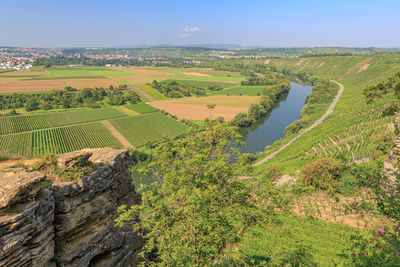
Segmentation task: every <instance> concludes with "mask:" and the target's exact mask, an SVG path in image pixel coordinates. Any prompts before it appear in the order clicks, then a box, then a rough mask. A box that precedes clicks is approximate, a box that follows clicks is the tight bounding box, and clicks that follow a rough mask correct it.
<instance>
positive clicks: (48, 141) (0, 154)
mask: <svg viewBox="0 0 400 267" xmlns="http://www.w3.org/2000/svg"><path fill="white" fill-rule="evenodd" d="M96 147H113V148H122V146H121V144H120V143H119V142H118V140H117V139H115V137H114V136H113V135H112V134H111V133H110V132H109V131H108V130H107V129H106V128H105V127H104V126H103V125H102V124H101V123H99V122H94V123H87V124H84V125H74V126H67V127H60V128H53V129H46V130H39V131H32V132H28V133H19V134H13V135H3V136H0V158H10V157H17V158H18V157H27V158H28V157H36V156H40V155H43V154H48V153H52V154H60V153H65V152H70V151H74V150H80V149H83V148H96Z"/></svg>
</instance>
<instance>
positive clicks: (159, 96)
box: [137, 83, 168, 100]
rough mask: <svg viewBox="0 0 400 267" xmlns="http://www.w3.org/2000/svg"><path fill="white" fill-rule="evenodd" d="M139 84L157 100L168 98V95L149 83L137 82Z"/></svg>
mask: <svg viewBox="0 0 400 267" xmlns="http://www.w3.org/2000/svg"><path fill="white" fill-rule="evenodd" d="M137 86H138V87H139V88H140V89H142V90H143V91H145V92H146V93H148V94H149V95H150V96H151V97H153V98H154V99H155V100H165V99H168V97H166V96H165V95H163V94H161V93H160V92H159V91H158V90H157V89H154V88H153V87H151V86H150V85H148V84H144V83H141V84H137Z"/></svg>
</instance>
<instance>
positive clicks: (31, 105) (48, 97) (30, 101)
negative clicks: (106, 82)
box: [0, 85, 140, 111]
mask: <svg viewBox="0 0 400 267" xmlns="http://www.w3.org/2000/svg"><path fill="white" fill-rule="evenodd" d="M127 91H128V92H127ZM103 101H105V102H106V103H107V104H110V105H123V104H125V103H127V102H129V103H132V104H135V103H137V102H140V97H139V96H138V95H137V94H136V92H134V91H130V90H128V87H127V85H120V86H118V87H113V86H112V85H111V86H110V87H109V88H106V89H104V88H102V87H100V88H84V89H82V90H77V89H75V88H72V87H70V86H68V87H65V89H64V90H53V91H52V92H43V93H33V94H28V93H19V94H16V93H15V94H5V95H0V109H16V108H25V110H26V111H34V110H40V109H42V110H50V109H57V108H63V109H67V108H76V107H92V108H98V107H100V105H102V104H103Z"/></svg>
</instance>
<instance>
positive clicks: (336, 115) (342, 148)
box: [258, 55, 400, 174]
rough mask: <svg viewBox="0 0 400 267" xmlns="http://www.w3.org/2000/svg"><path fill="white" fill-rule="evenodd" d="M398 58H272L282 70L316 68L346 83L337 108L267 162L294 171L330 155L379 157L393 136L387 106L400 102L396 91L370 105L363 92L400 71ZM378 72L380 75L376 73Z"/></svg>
mask: <svg viewBox="0 0 400 267" xmlns="http://www.w3.org/2000/svg"><path fill="white" fill-rule="evenodd" d="M398 62H399V61H398V59H397V58H394V57H392V56H380V55H368V56H349V57H320V58H305V59H283V60H276V61H275V62H274V61H271V64H272V65H274V66H275V67H278V68H285V69H286V70H288V69H289V70H291V71H295V72H296V71H297V72H298V71H306V72H309V71H312V72H313V73H314V74H315V75H317V76H319V77H323V78H331V79H335V80H337V81H339V82H340V83H342V84H343V85H344V87H345V90H344V92H343V95H342V96H341V98H340V100H339V102H338V104H337V105H336V107H335V110H334V112H333V113H332V114H331V115H330V116H328V117H327V118H326V120H325V121H324V122H323V123H322V124H321V125H319V126H317V127H316V128H314V129H313V130H311V131H309V132H307V133H306V134H304V135H303V136H302V137H301V138H299V139H297V140H295V141H294V142H293V143H292V144H291V145H290V146H288V147H287V148H286V149H285V150H283V151H282V152H280V153H279V154H278V155H277V156H276V157H275V158H273V159H271V160H270V161H268V162H267V163H265V164H263V166H262V167H260V168H259V169H258V170H259V171H260V172H261V171H262V169H265V168H266V167H267V166H275V167H277V168H280V169H282V170H283V171H285V172H288V173H291V174H295V173H296V172H297V171H298V170H300V169H301V168H302V167H303V166H304V165H305V164H306V163H308V162H309V161H310V160H311V159H314V158H316V157H318V156H328V157H333V158H337V159H342V160H345V161H351V160H353V159H355V160H357V159H368V160H374V159H375V158H376V157H379V154H381V152H379V151H378V150H380V149H381V148H380V146H382V145H383V143H384V140H385V139H388V140H390V139H393V136H394V127H393V125H392V122H393V120H394V115H393V114H390V115H388V114H387V113H386V112H385V110H386V109H387V108H388V106H390V105H398V104H399V103H398V102H396V101H395V100H394V99H396V97H394V96H393V95H388V96H387V97H386V98H384V99H381V100H379V101H377V102H375V103H374V104H367V103H366V100H365V98H364V96H363V94H362V90H363V89H364V88H366V87H368V86H371V85H376V84H377V83H379V82H382V81H383V80H385V79H387V78H389V77H390V76H392V75H393V74H394V73H396V72H397V71H399V70H400V65H399V64H398ZM377 73H378V74H379V75H377ZM291 138H293V136H287V137H285V138H284V139H282V140H279V141H277V142H275V143H274V144H273V145H272V147H268V148H267V153H265V154H270V153H272V152H273V151H276V150H277V149H279V147H281V146H282V145H283V144H285V143H287V142H288V140H290V139H291Z"/></svg>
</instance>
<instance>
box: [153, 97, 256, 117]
mask: <svg viewBox="0 0 400 267" xmlns="http://www.w3.org/2000/svg"><path fill="white" fill-rule="evenodd" d="M259 99H260V97H258V96H208V97H187V98H181V99H174V100H166V101H156V102H151V103H149V104H150V105H152V106H153V107H156V108H158V109H161V110H165V111H167V112H169V113H171V114H174V115H176V116H178V117H179V118H183V119H193V120H204V119H205V118H209V117H210V111H209V110H208V108H207V105H209V104H216V106H215V108H214V109H213V111H212V117H213V118H216V117H220V116H221V117H224V119H225V120H231V119H233V117H234V116H235V114H237V113H239V112H247V110H248V108H249V107H250V105H251V104H253V103H257V101H258V100H259Z"/></svg>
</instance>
